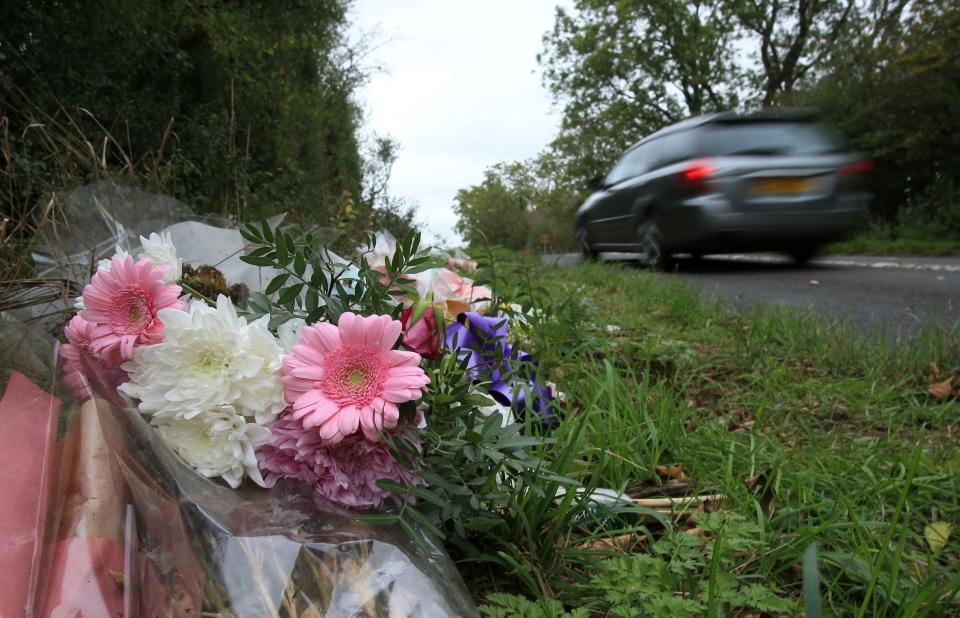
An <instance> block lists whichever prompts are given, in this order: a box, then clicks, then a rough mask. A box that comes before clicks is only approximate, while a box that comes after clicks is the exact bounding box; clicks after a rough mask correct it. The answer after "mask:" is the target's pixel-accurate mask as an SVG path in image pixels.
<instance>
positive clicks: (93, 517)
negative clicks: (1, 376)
mask: <svg viewBox="0 0 960 618" xmlns="http://www.w3.org/2000/svg"><path fill="white" fill-rule="evenodd" d="M77 431H78V433H79V436H78V439H79V446H78V448H77V452H76V457H75V458H73V460H72V461H71V463H72V466H71V478H70V483H69V486H68V491H67V497H66V502H65V504H64V508H63V518H62V523H61V525H60V534H59V541H58V543H57V546H56V550H55V552H54V558H53V566H52V567H51V569H50V577H49V578H48V580H47V586H46V594H45V595H44V605H43V608H44V609H43V614H42V616H44V618H101V617H102V618H110V617H114V616H115V617H117V618H120V617H122V616H123V614H124V612H123V597H124V590H125V586H127V585H132V584H133V582H127V581H126V577H125V575H124V544H123V537H124V535H123V531H124V506H123V505H124V503H123V495H122V494H123V485H122V482H121V481H120V479H119V477H118V475H117V473H116V471H115V465H114V461H113V455H112V454H111V452H110V449H109V447H108V446H107V442H106V440H105V438H104V435H103V430H102V429H101V426H100V419H99V417H98V414H97V404H96V402H95V401H94V400H92V399H90V400H88V401H86V402H85V403H84V404H83V405H82V406H81V407H80V414H79V418H78V422H77Z"/></svg>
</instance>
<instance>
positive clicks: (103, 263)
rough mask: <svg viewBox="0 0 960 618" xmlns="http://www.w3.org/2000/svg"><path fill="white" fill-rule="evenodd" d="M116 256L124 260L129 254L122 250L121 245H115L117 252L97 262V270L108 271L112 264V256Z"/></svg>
mask: <svg viewBox="0 0 960 618" xmlns="http://www.w3.org/2000/svg"><path fill="white" fill-rule="evenodd" d="M115 257H118V258H120V259H121V260H125V259H127V258H128V257H130V254H129V253H127V252H126V251H124V250H123V247H121V246H120V245H117V252H116V253H114V254H113V255H112V256H110V258H109V259H106V260H100V261H99V262H97V272H105V273H108V272H110V266H111V265H112V264H113V258H115Z"/></svg>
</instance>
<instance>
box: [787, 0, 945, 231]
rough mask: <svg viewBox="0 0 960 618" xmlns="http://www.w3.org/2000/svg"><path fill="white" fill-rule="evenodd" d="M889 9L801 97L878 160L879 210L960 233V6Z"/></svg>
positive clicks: (884, 214) (913, 223)
mask: <svg viewBox="0 0 960 618" xmlns="http://www.w3.org/2000/svg"><path fill="white" fill-rule="evenodd" d="M905 6H906V5H904V4H903V3H896V4H893V3H891V4H889V5H887V9H886V10H885V11H883V12H882V13H881V15H883V16H885V17H884V18H883V19H880V20H877V21H875V22H874V23H875V24H876V25H875V26H874V27H873V28H863V29H862V31H861V32H862V36H860V37H858V38H857V39H855V40H854V41H853V45H854V46H853V47H852V53H850V54H848V55H846V56H841V57H837V58H835V59H834V63H833V65H832V66H831V70H830V71H829V73H828V74H827V75H826V76H825V77H824V78H823V79H822V80H820V81H819V82H817V83H816V84H812V85H811V86H809V87H808V88H807V89H806V90H805V91H803V92H801V93H798V98H799V100H800V101H801V102H802V103H804V104H807V105H812V106H816V107H819V108H820V109H822V110H824V113H825V115H826V116H827V117H828V118H829V119H830V120H831V122H832V123H833V124H834V125H836V126H837V127H838V128H839V129H840V130H841V131H842V132H843V133H844V134H846V135H847V136H848V138H849V139H850V140H851V142H852V145H853V146H854V147H855V148H856V149H858V150H859V151H861V152H863V153H864V154H865V155H866V156H868V157H870V158H872V159H873V160H874V161H875V165H876V173H875V174H874V180H873V189H874V193H875V196H876V197H875V199H874V211H875V212H876V213H877V214H878V215H880V216H881V217H883V218H885V219H887V220H895V219H897V218H900V219H901V220H903V221H904V222H905V223H906V224H907V225H908V227H909V226H913V227H918V226H920V225H926V224H929V225H932V226H934V227H935V228H937V229H939V230H943V231H944V232H947V233H951V234H957V233H958V232H957V230H960V208H958V207H957V204H958V201H960V182H958V179H960V6H958V5H957V4H956V3H939V2H917V3H913V4H912V5H910V6H906V8H908V9H909V11H907V10H906V9H905Z"/></svg>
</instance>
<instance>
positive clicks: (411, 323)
mask: <svg viewBox="0 0 960 618" xmlns="http://www.w3.org/2000/svg"><path fill="white" fill-rule="evenodd" d="M416 308H417V305H412V306H410V307H407V308H406V309H404V310H403V313H402V314H400V323H401V324H402V325H403V345H405V346H407V347H408V348H410V349H411V350H413V351H414V352H417V353H419V354H420V356H422V357H424V358H429V359H430V360H436V359H438V358H440V331H439V329H438V328H437V316H436V314H435V313H434V310H433V305H430V306H428V307H427V310H426V311H425V312H423V315H422V316H420V318H419V319H418V318H414V311H415V310H416ZM418 313H419V312H418Z"/></svg>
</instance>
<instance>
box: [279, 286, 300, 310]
mask: <svg viewBox="0 0 960 618" xmlns="http://www.w3.org/2000/svg"><path fill="white" fill-rule="evenodd" d="M302 289H303V284H302V283H297V284H295V285H291V286H290V287H288V288H284V290H283V291H282V292H280V298H279V299H278V302H279V303H280V304H281V305H286V304H289V303H291V302H293V301H294V299H296V298H297V297H298V296H299V295H300V290H302Z"/></svg>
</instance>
